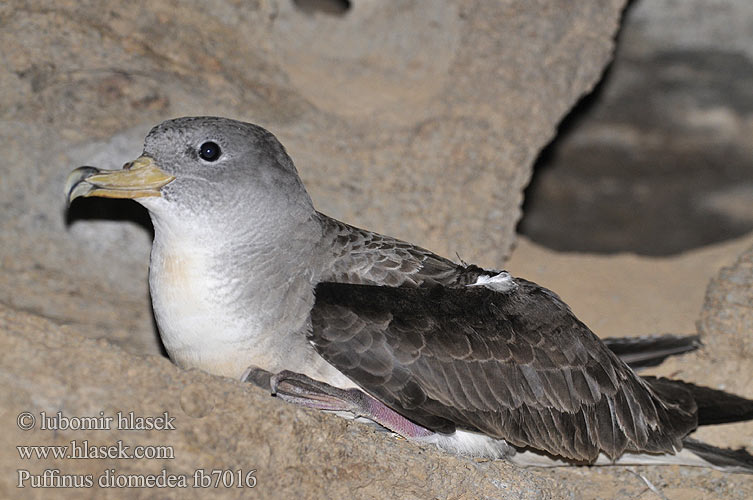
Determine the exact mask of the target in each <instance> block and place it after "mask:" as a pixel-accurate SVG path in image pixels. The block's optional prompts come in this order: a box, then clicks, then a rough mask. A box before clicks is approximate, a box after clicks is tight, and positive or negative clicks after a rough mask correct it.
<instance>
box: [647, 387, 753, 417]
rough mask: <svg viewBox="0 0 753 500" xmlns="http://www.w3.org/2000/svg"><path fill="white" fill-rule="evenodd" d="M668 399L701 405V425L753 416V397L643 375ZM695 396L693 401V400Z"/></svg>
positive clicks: (688, 406) (655, 390)
mask: <svg viewBox="0 0 753 500" xmlns="http://www.w3.org/2000/svg"><path fill="white" fill-rule="evenodd" d="M642 378H643V380H645V381H646V382H647V383H648V385H649V386H651V389H653V390H654V392H656V393H657V394H658V395H659V396H661V398H662V399H664V400H665V401H672V402H677V403H679V404H680V405H681V406H683V407H685V408H690V407H692V405H693V404H695V406H696V407H697V408H698V425H716V424H728V423H732V422H744V421H746V420H753V401H751V400H750V399H746V398H743V397H740V396H736V395H734V394H730V393H728V392H724V391H719V390H716V389H710V388H708V387H701V386H699V385H695V384H691V383H689V382H683V381H681V380H670V379H666V378H663V377H660V378H657V377H642ZM689 400H692V401H689Z"/></svg>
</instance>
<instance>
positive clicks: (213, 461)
mask: <svg viewBox="0 0 753 500" xmlns="http://www.w3.org/2000/svg"><path fill="white" fill-rule="evenodd" d="M0 345H2V349H0V376H2V379H3V380H4V383H3V390H2V391H0V401H1V402H2V404H1V405H0V408H2V409H1V410H0V416H1V418H2V421H3V422H6V423H7V426H6V427H5V433H4V435H3V438H2V441H3V446H2V452H0V464H2V469H3V471H5V472H4V474H3V475H2V476H0V492H2V494H3V496H4V497H16V498H20V497H23V498H45V497H46V496H47V495H49V493H50V491H54V492H55V496H56V497H57V498H81V497H82V495H83V496H84V497H86V498H90V497H96V498H124V497H128V498H154V497H155V496H159V497H160V498H206V497H207V495H208V493H209V492H210V491H211V493H212V496H213V497H221V498H248V496H249V495H252V496H253V497H254V498H382V497H384V496H385V492H389V493H388V496H390V497H394V498H426V497H430V498H434V497H436V498H449V497H453V498H466V499H475V498H483V497H485V496H486V497H490V496H496V497H501V496H508V495H511V496H514V497H516V498H525V499H532V500H533V499H537V498H544V497H551V496H552V495H557V496H558V497H559V496H560V495H559V494H557V492H560V491H561V490H562V486H560V485H558V484H556V483H555V482H554V481H553V480H552V479H550V478H548V477H546V475H544V474H540V473H538V472H535V471H522V470H516V469H515V468H513V467H512V466H510V465H507V464H505V463H502V462H474V461H473V460H469V459H462V458H457V457H454V456H450V455H447V454H444V453H441V452H439V451H438V450H436V449H432V448H425V449H424V448H420V447H418V446H415V445H412V444H409V443H407V442H406V441H402V440H400V441H399V440H397V439H395V438H394V437H392V436H391V435H388V434H387V433H379V432H376V431H374V430H371V429H370V428H369V427H368V426H365V425H362V424H356V423H352V422H347V421H345V420H344V419H341V418H339V417H336V416H332V415H325V414H323V413H321V412H316V411H310V410H304V409H301V408H297V407H294V406H292V405H288V404H285V403H282V402H280V401H277V400H275V399H274V398H271V397H270V396H269V395H268V394H266V393H264V391H262V390H260V389H257V388H255V387H252V386H251V385H249V384H244V383H241V382H239V381H235V380H230V379H226V378H221V377H215V376H212V375H209V374H207V373H204V372H201V371H198V370H193V371H185V370H181V369H179V368H177V367H176V366H175V365H173V364H171V363H170V362H169V361H168V360H167V359H166V358H164V357H161V356H151V355H147V356H137V355H133V354H129V353H127V352H125V351H123V350H121V349H119V348H117V347H114V346H113V345H111V344H110V343H109V342H103V341H95V340H92V339H87V338H83V337H81V336H78V335H75V334H71V333H70V332H66V331H64V330H63V329H61V328H60V327H59V326H57V325H56V324H54V323H53V322H51V321H49V320H46V319H44V318H41V317H38V316H34V315H31V314H27V313H23V312H20V311H14V310H12V309H8V308H6V307H4V306H0ZM23 412H30V415H32V416H33V417H34V420H35V421H34V423H33V428H32V429H30V430H21V429H20V428H19V427H18V426H17V425H16V421H17V419H19V415H21V414H22V413H23ZM58 412H60V416H58ZM119 412H120V415H119ZM130 412H133V417H130V416H129V414H130ZM165 412H167V415H168V420H169V419H171V418H172V419H174V420H173V421H172V422H171V425H172V427H174V430H170V429H167V430H151V431H143V430H126V429H123V428H122V427H124V426H125V427H132V423H131V422H136V421H137V417H149V416H151V417H155V416H156V417H160V416H163V415H164V414H165ZM42 413H44V414H45V416H46V417H47V418H45V419H43V418H42V417H43V415H42ZM90 416H93V417H99V418H108V417H109V418H111V419H112V420H111V421H110V422H108V423H107V424H106V425H107V426H108V427H109V429H108V430H88V431H83V430H70V429H62V430H49V429H48V430H44V429H42V428H41V425H42V421H43V420H44V421H45V422H46V425H47V426H48V428H49V427H51V426H55V425H57V426H59V427H64V426H65V425H66V422H68V424H67V425H68V426H76V425H80V424H73V423H70V422H72V421H73V422H75V421H77V419H78V421H79V422H80V419H81V417H90ZM19 421H20V422H22V423H30V422H31V420H30V419H29V417H28V416H22V417H20V419H19ZM103 421H104V420H100V422H103ZM100 429H103V427H102V426H100ZM104 429H107V427H104ZM85 440H86V441H88V444H87V445H84V444H83V442H84V441H85ZM72 441H75V442H76V444H75V445H74V444H72ZM118 442H122V445H121V449H123V450H124V451H125V452H127V453H131V452H133V453H137V450H136V447H137V446H145V447H149V446H152V447H153V448H147V449H145V450H144V451H145V453H155V454H158V456H160V457H168V458H161V459H151V460H149V459H142V460H127V459H99V460H97V459H83V460H82V459H79V460H75V459H67V460H62V459H61V460H53V459H47V460H39V459H29V460H20V459H19V455H18V451H17V449H16V446H20V445H51V446H68V447H69V448H68V452H70V453H74V451H73V449H74V447H78V448H79V449H83V447H85V446H88V447H89V448H90V449H91V448H93V447H95V446H115V447H116V448H117V446H118ZM125 446H127V447H129V448H124V447H125ZM158 447H159V448H158ZM89 453H90V455H89V456H91V452H89ZM152 456H154V455H152ZM46 469H58V470H59V474H60V477H63V476H69V479H67V480H68V481H73V480H74V479H72V476H80V477H85V476H87V475H90V480H91V481H92V482H93V483H94V486H93V487H92V488H86V489H82V488H57V489H54V490H51V489H49V488H41V487H38V488H32V486H31V485H32V484H39V483H32V479H30V478H29V477H28V476H39V475H41V474H44V471H45V470H46ZM213 469H219V470H222V471H229V470H232V471H234V472H232V473H230V472H223V474H225V475H223V476H221V481H225V483H224V484H228V485H232V487H225V486H223V483H222V482H220V486H219V487H215V486H214V483H211V482H210V483H209V484H210V485H211V486H206V487H193V486H194V484H197V485H201V484H202V483H201V481H202V479H200V478H201V477H202V476H206V477H210V478H212V479H213V480H217V475H215V476H212V475H211V474H212V470H213ZM163 470H165V471H166V472H165V475H166V476H173V477H174V478H175V479H173V481H175V482H174V484H175V486H173V487H164V488H158V487H153V488H135V487H130V488H129V487H123V486H121V487H118V485H127V484H129V483H128V481H131V483H130V484H137V483H133V481H144V480H146V479H143V478H144V477H147V476H150V475H151V476H158V478H159V476H160V474H162V471H163ZM20 471H27V472H28V476H24V472H20ZM196 471H200V472H196ZM201 471H203V473H202V472H201ZM252 471H254V472H253V473H252ZM250 473H251V476H249V474H250ZM48 474H49V473H48ZM181 477H184V478H183V479H181ZM19 478H21V479H19ZM253 478H255V480H256V483H255V485H254V483H253V481H254V479H253ZM62 480H63V479H60V478H57V479H55V478H52V479H48V481H62ZM84 480H85V479H81V478H79V479H77V481H79V484H80V482H81V481H84ZM159 480H160V479H151V481H159ZM162 480H163V481H164V480H165V479H162ZM182 480H183V481H185V482H186V484H187V485H188V486H187V487H186V488H183V487H181V486H179V485H180V481H182ZM19 481H20V484H21V485H22V486H23V488H21V489H19V487H18V486H19ZM35 481H41V479H35ZM100 481H101V483H100ZM47 484H48V485H54V484H61V483H54V482H48V483H47ZM100 484H102V485H104V487H100V486H99V485H100ZM157 484H159V483H157ZM204 484H206V483H204ZM239 484H240V486H241V487H239ZM252 485H253V489H251V487H250V486H252Z"/></svg>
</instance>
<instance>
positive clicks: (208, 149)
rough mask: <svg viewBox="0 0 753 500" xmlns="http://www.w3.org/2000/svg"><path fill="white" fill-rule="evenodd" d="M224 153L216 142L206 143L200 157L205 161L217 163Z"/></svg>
mask: <svg viewBox="0 0 753 500" xmlns="http://www.w3.org/2000/svg"><path fill="white" fill-rule="evenodd" d="M220 154H222V151H220V147H219V146H218V145H217V143H216V142H211V141H210V142H205V143H204V144H202V145H201V147H200V148H199V157H200V158H201V159H202V160H204V161H215V160H217V158H219V157H220Z"/></svg>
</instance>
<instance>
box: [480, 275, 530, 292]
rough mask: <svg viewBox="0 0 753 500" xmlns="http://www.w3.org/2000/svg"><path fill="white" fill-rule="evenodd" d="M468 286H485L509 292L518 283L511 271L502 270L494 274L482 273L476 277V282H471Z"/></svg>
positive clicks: (496, 290) (497, 290)
mask: <svg viewBox="0 0 753 500" xmlns="http://www.w3.org/2000/svg"><path fill="white" fill-rule="evenodd" d="M468 286H484V287H486V288H488V289H490V290H494V291H495V292H509V291H510V290H514V289H515V288H516V287H517V286H518V284H517V283H515V280H514V279H513V277H512V276H511V275H510V273H508V272H507V271H500V272H499V273H497V274H495V275H493V276H489V275H488V274H482V275H480V276H479V277H478V278H476V282H475V283H471V284H469V285H468Z"/></svg>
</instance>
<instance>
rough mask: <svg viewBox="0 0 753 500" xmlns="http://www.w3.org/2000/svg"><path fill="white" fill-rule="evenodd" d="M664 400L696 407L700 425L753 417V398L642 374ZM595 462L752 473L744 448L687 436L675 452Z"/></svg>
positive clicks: (534, 459)
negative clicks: (712, 443)
mask: <svg viewBox="0 0 753 500" xmlns="http://www.w3.org/2000/svg"><path fill="white" fill-rule="evenodd" d="M642 378H643V380H644V381H645V382H646V383H647V384H648V385H649V386H650V387H651V389H652V390H653V391H654V392H655V393H656V394H657V395H658V396H660V397H661V398H662V399H663V400H665V401H668V402H672V403H675V404H678V405H679V406H681V407H683V408H693V407H696V408H697V415H698V425H715V424H725V423H731V422H742V421H746V420H753V401H751V400H749V399H745V398H742V397H740V396H735V395H734V394H729V393H726V392H724V391H719V390H716V389H709V388H708V387H701V386H697V385H695V384H691V383H688V382H682V381H680V380H669V379H666V378H657V377H642ZM510 460H511V461H512V462H514V463H517V464H518V465H523V466H538V467H554V466H561V465H567V464H568V462H566V461H564V460H561V459H556V458H552V457H549V456H546V455H542V454H538V453H536V452H531V451H524V452H519V453H517V454H516V455H515V456H513V457H511V458H510ZM593 465H689V466H695V467H710V468H713V469H717V470H721V471H725V472H742V473H747V474H753V455H751V454H750V453H748V452H747V451H746V450H744V449H742V448H741V449H738V450H732V449H729V448H717V447H715V446H712V445H709V444H706V443H702V442H700V441H697V440H695V439H692V438H689V437H686V438H685V439H683V449H682V450H680V451H678V452H677V453H675V454H674V455H672V454H648V453H625V454H624V455H622V456H620V457H618V458H617V459H616V460H612V459H611V458H609V457H608V456H606V455H604V454H601V455H599V457H598V459H597V460H596V461H595V462H594V463H593Z"/></svg>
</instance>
